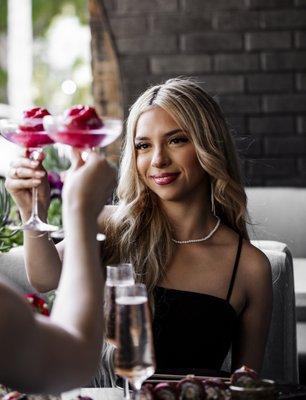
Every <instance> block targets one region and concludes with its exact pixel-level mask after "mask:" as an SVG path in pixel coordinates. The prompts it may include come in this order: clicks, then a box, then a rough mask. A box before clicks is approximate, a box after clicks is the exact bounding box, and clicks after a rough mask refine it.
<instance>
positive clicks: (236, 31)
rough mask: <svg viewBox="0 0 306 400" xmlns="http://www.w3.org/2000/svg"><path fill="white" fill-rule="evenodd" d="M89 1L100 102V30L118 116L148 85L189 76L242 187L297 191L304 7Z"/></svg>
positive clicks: (282, 0) (302, 141) (304, 116)
mask: <svg viewBox="0 0 306 400" xmlns="http://www.w3.org/2000/svg"><path fill="white" fill-rule="evenodd" d="M89 3H95V4H96V7H98V8H100V9H102V10H103V13H102V14H99V13H97V12H93V11H91V26H92V35H93V72H94V77H95V81H94V89H95V90H94V92H95V93H100V94H101V93H104V95H103V96H102V97H103V99H104V100H106V101H107V97H108V96H107V93H106V92H107V89H106V87H107V83H106V86H105V82H104V83H101V80H100V82H98V81H97V79H96V78H97V76H98V75H100V76H101V71H103V66H101V60H100V61H99V59H98V58H99V57H98V55H99V54H104V53H105V40H102V38H103V35H102V34H101V32H105V31H107V32H108V34H109V35H110V38H111V42H112V46H113V49H114V57H115V58H116V60H117V62H118V65H119V70H120V73H119V74H117V79H120V80H121V90H122V96H123V97H122V98H121V97H120V96H119V97H118V99H119V98H120V101H121V99H122V103H120V105H121V106H122V108H123V110H124V112H125V114H127V110H128V107H129V106H130V105H131V103H132V102H133V101H134V100H135V98H136V97H137V96H138V95H139V94H140V93H141V92H142V91H143V90H144V89H145V88H146V87H147V86H148V85H151V84H155V83H159V82H162V81H163V80H165V79H167V78H169V77H174V76H177V75H187V76H195V77H197V78H198V79H199V81H200V82H202V85H203V87H205V88H206V89H207V90H208V91H209V92H210V93H211V94H213V95H214V96H215V98H216V99H217V100H218V101H219V102H220V104H221V106H222V107H223V110H224V112H225V114H226V116H227V118H228V121H229V124H230V125H231V127H232V128H233V129H234V130H235V132H236V138H237V144H238V147H239V149H240V151H241V153H242V155H243V157H244V162H243V168H244V172H245V175H246V178H247V179H246V182H247V184H249V185H265V186H306V1H305V0H104V1H102V0H89ZM92 10H93V8H92ZM100 17H102V18H100ZM103 85H104V86H103ZM105 93H106V94H105ZM100 97H101V96H100ZM96 100H97V101H98V102H100V100H99V98H97V97H96ZM118 101H119V100H118Z"/></svg>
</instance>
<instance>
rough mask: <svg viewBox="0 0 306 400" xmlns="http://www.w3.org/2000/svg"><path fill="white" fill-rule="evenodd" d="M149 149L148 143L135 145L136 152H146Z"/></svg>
mask: <svg viewBox="0 0 306 400" xmlns="http://www.w3.org/2000/svg"><path fill="white" fill-rule="evenodd" d="M148 147H149V145H148V144H147V143H136V144H135V149H136V150H145V149H147V148H148Z"/></svg>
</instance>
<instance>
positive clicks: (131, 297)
mask: <svg viewBox="0 0 306 400" xmlns="http://www.w3.org/2000/svg"><path fill="white" fill-rule="evenodd" d="M116 341H117V352H116V354H115V371H116V373H117V374H118V375H120V376H122V377H124V378H126V379H128V380H129V382H130V383H131V385H132V386H133V388H134V391H135V392H134V394H135V400H140V389H141V385H142V383H143V382H144V381H145V380H146V379H147V378H148V377H149V376H151V375H153V373H154V371H155V356H154V349H153V339H152V328H151V316H150V311H149V306H148V296H147V290H146V287H145V285H143V284H136V285H134V286H121V287H118V289H117V291H116Z"/></svg>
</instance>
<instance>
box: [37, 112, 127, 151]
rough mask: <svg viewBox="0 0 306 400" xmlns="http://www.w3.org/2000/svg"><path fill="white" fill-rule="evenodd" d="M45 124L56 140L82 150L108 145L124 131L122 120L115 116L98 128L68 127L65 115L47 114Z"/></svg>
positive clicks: (51, 136) (105, 120)
mask: <svg viewBox="0 0 306 400" xmlns="http://www.w3.org/2000/svg"><path fill="white" fill-rule="evenodd" d="M43 124H44V127H45V129H46V132H47V134H48V135H49V136H50V138H52V139H53V140H54V142H56V143H62V144H67V145H69V146H72V147H75V148H77V149H81V150H90V149H93V148H95V147H106V146H108V145H109V144H110V143H112V142H113V141H114V140H116V139H117V138H118V137H119V136H120V134H121V131H122V121H121V120H120V119H113V118H105V119H103V126H101V128H97V129H84V128H81V127H80V128H78V127H75V128H68V127H67V125H66V121H65V117H64V116H52V115H47V116H45V117H44V119H43Z"/></svg>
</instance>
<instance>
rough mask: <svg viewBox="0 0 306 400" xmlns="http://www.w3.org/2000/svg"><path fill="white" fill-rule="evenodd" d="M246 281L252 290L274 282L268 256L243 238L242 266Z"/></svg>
mask: <svg viewBox="0 0 306 400" xmlns="http://www.w3.org/2000/svg"><path fill="white" fill-rule="evenodd" d="M239 268H240V269H241V273H242V275H243V276H244V278H245V279H244V282H245V283H246V285H247V288H248V289H249V290H250V291H253V290H256V287H257V288H258V289H259V288H260V286H262V285H264V286H267V287H268V286H270V283H271V282H272V272H271V264H270V261H269V259H268V257H267V256H266V255H265V254H264V253H263V252H262V251H261V250H260V249H258V248H257V247H256V246H254V245H253V244H252V243H251V242H249V241H247V240H243V247H242V251H241V262H240V267H239Z"/></svg>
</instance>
